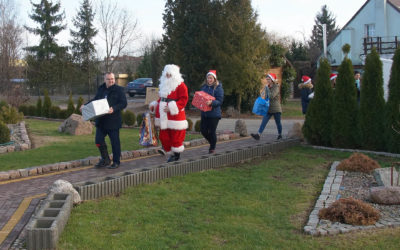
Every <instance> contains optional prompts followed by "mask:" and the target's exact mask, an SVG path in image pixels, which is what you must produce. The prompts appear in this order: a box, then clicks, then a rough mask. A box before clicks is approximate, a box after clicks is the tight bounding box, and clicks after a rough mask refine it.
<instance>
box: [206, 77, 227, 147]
mask: <svg viewBox="0 0 400 250" xmlns="http://www.w3.org/2000/svg"><path fill="white" fill-rule="evenodd" d="M200 90H201V91H204V92H206V93H207V94H209V95H210V96H213V97H214V98H215V100H208V101H207V102H206V105H208V106H210V107H211V110H209V111H201V123H200V131H201V134H202V135H203V137H204V138H205V139H206V140H207V141H208V143H210V148H209V149H208V153H210V154H213V153H214V152H215V147H216V144H217V133H216V131H217V126H218V122H219V120H220V119H221V105H222V102H223V101H224V89H223V88H222V83H221V82H219V81H218V79H217V71H216V70H210V71H209V72H208V73H207V74H206V79H205V80H204V83H203V85H202V86H201V87H200Z"/></svg>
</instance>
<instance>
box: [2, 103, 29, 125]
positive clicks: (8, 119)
mask: <svg viewBox="0 0 400 250" xmlns="http://www.w3.org/2000/svg"><path fill="white" fill-rule="evenodd" d="M22 119H24V114H23V113H22V112H18V110H17V109H16V108H15V107H11V106H3V107H2V108H1V110H0V120H1V121H3V122H4V123H5V124H16V123H18V122H20V121H22Z"/></svg>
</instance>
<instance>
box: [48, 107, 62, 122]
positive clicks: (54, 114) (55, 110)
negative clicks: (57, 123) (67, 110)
mask: <svg viewBox="0 0 400 250" xmlns="http://www.w3.org/2000/svg"><path fill="white" fill-rule="evenodd" d="M60 111H61V109H60V107H58V106H51V107H50V110H49V116H48V117H49V118H55V119H57V118H59V117H60Z"/></svg>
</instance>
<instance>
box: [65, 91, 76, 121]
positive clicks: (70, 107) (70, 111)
mask: <svg viewBox="0 0 400 250" xmlns="http://www.w3.org/2000/svg"><path fill="white" fill-rule="evenodd" d="M74 111H75V106H74V101H73V100H72V94H69V98H68V107H67V117H69V116H70V115H72V114H73V113H74Z"/></svg>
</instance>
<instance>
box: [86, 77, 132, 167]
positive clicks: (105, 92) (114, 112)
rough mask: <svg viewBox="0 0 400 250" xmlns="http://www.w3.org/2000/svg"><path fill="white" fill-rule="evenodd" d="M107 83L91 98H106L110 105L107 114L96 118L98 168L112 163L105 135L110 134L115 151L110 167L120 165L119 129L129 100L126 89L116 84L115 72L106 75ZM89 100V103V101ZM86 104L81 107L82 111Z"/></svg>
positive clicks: (113, 150)
mask: <svg viewBox="0 0 400 250" xmlns="http://www.w3.org/2000/svg"><path fill="white" fill-rule="evenodd" d="M104 80H105V83H104V84H102V85H100V87H99V88H98V89H97V93H96V95H95V97H94V98H93V99H92V100H90V101H89V102H91V101H94V100H99V99H103V98H106V99H107V102H108V104H109V106H110V109H109V111H108V114H107V115H104V116H101V117H98V118H96V121H95V124H96V137H95V143H96V146H97V147H98V148H99V151H100V155H101V160H100V161H99V162H98V163H97V164H96V165H95V167H96V168H101V167H107V166H108V165H110V164H111V160H110V157H109V155H108V150H107V144H106V142H105V140H104V139H105V137H106V136H107V135H108V137H109V138H110V141H111V148H112V152H113V163H112V165H111V166H109V167H108V168H111V169H115V168H118V167H119V165H120V158H121V143H120V139H119V130H120V128H121V126H122V117H121V111H122V110H123V109H124V108H126V106H127V104H128V103H127V101H126V96H125V93H124V89H123V88H122V87H120V86H118V85H116V84H115V77H114V74H113V73H111V72H108V73H106V74H105V76H104ZM89 102H88V103H89ZM83 106H84V105H82V106H81V107H80V109H81V111H82V108H83Z"/></svg>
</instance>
